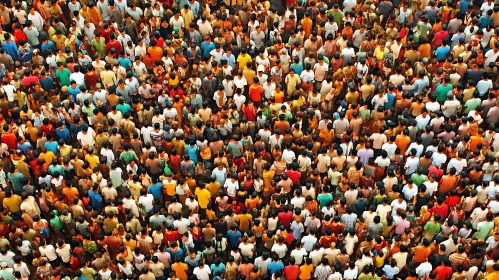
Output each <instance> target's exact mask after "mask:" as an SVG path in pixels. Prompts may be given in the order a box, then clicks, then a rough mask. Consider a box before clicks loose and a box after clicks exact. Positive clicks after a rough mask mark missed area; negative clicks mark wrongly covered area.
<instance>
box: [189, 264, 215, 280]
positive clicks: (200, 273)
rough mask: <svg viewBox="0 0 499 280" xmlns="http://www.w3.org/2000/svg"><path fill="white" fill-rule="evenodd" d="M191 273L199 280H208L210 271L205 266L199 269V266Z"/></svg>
mask: <svg viewBox="0 0 499 280" xmlns="http://www.w3.org/2000/svg"><path fill="white" fill-rule="evenodd" d="M192 273H193V274H194V275H196V276H197V277H198V279H199V280H210V274H211V270H210V268H209V267H208V266H207V265H204V266H203V268H199V266H198V267H196V268H194V270H193V271H192Z"/></svg>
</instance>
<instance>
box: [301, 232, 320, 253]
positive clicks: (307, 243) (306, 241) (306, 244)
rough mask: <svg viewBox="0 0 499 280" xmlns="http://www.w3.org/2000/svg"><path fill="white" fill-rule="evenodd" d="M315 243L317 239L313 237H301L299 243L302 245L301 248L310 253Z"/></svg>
mask: <svg viewBox="0 0 499 280" xmlns="http://www.w3.org/2000/svg"><path fill="white" fill-rule="evenodd" d="M316 242H317V237H315V236H313V235H306V236H304V237H302V239H301V243H302V244H303V248H304V249H305V250H306V251H307V252H310V251H312V250H313V248H314V245H315V243H316Z"/></svg>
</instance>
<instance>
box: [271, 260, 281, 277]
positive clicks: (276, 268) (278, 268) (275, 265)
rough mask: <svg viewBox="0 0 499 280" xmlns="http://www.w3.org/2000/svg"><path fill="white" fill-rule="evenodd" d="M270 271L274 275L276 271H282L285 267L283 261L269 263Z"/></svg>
mask: <svg viewBox="0 0 499 280" xmlns="http://www.w3.org/2000/svg"><path fill="white" fill-rule="evenodd" d="M267 269H268V271H269V273H270V274H271V275H272V274H274V273H276V272H281V271H282V270H283V269H284V265H283V264H282V262H281V261H280V262H271V263H269V264H268V265H267Z"/></svg>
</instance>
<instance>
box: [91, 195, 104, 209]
mask: <svg viewBox="0 0 499 280" xmlns="http://www.w3.org/2000/svg"><path fill="white" fill-rule="evenodd" d="M88 197H90V201H91V202H92V207H93V208H95V209H99V210H100V209H102V196H101V195H100V194H99V193H94V191H93V190H89V191H88Z"/></svg>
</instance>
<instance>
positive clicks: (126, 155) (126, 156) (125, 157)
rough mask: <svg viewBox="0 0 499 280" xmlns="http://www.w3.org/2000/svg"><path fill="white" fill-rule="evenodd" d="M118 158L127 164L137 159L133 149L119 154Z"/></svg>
mask: <svg viewBox="0 0 499 280" xmlns="http://www.w3.org/2000/svg"><path fill="white" fill-rule="evenodd" d="M120 159H121V160H122V161H124V162H125V163H126V164H128V163H129V162H130V161H132V160H136V159H137V154H135V152H134V151H128V152H123V153H121V155H120Z"/></svg>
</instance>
